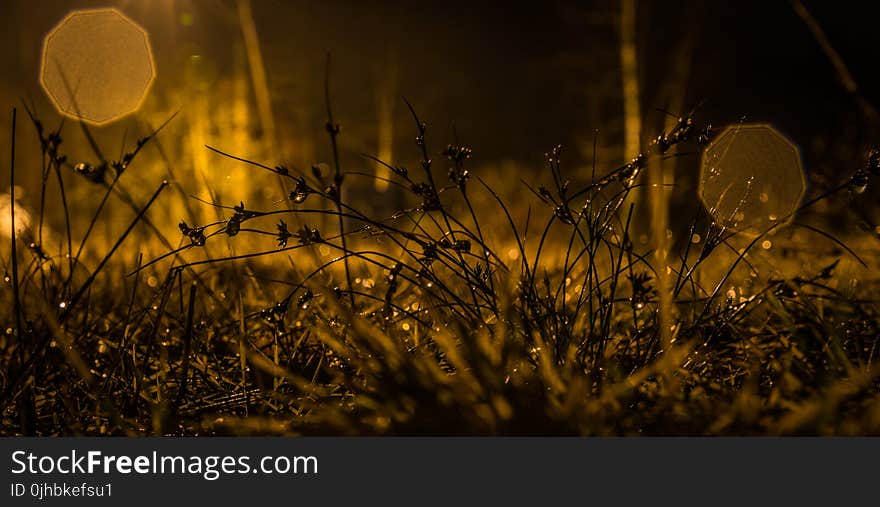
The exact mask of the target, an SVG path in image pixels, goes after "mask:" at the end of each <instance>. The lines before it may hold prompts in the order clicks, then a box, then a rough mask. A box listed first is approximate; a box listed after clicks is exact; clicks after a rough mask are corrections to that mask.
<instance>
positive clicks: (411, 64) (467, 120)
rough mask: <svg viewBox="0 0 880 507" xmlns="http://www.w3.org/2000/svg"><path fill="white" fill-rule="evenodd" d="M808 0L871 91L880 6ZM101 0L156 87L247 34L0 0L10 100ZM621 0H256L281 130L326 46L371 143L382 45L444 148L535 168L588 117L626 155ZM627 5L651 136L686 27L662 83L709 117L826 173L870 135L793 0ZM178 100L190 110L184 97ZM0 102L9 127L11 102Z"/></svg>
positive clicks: (289, 130)
mask: <svg viewBox="0 0 880 507" xmlns="http://www.w3.org/2000/svg"><path fill="white" fill-rule="evenodd" d="M805 4H806V5H807V7H808V8H809V10H810V11H811V12H812V13H813V15H814V17H815V18H816V19H817V21H818V22H819V23H820V24H821V25H822V27H823V29H824V30H825V31H826V33H827V35H828V38H829V39H830V41H831V43H832V44H833V45H834V47H835V48H836V49H837V51H838V52H839V53H840V54H841V56H842V58H843V60H844V61H845V63H846V64H847V65H848V66H849V68H850V70H851V71H852V73H853V75H854V77H855V80H856V81H857V82H858V84H859V86H860V88H861V92H862V93H863V95H864V96H865V97H866V98H867V99H868V100H869V101H870V102H872V103H877V102H878V101H880V97H878V84H880V83H878V79H880V78H878V76H877V73H876V72H874V71H873V70H874V68H875V66H876V62H877V58H878V53H880V49H878V48H880V34H878V29H877V19H878V18H877V13H878V11H877V9H876V8H870V7H866V4H865V3H863V2H840V1H837V2H816V1H809V2H806V3H805ZM107 5H112V6H116V7H118V8H120V9H121V10H122V11H123V12H125V13H126V14H127V15H128V16H130V17H132V18H133V19H135V20H136V21H137V22H138V23H141V24H142V25H143V26H144V27H145V28H146V29H147V30H148V31H149V32H150V35H151V39H152V43H153V47H154V51H155V53H156V63H157V66H158V78H157V81H156V84H155V88H154V90H153V92H151V93H160V92H161V90H164V89H168V88H172V87H174V86H177V84H179V83H178V80H177V76H178V75H179V74H180V72H179V69H180V67H181V66H182V65H183V63H184V62H185V60H186V58H187V57H188V55H189V54H190V53H194V52H196V53H198V54H200V55H202V57H203V59H204V61H206V62H208V63H209V64H210V65H212V68H213V69H214V70H215V72H216V79H218V80H219V79H223V76H224V73H225V72H227V71H228V70H229V69H230V67H231V63H230V62H231V58H232V55H233V54H234V53H235V48H236V47H237V46H240V39H241V32H240V30H239V28H238V25H237V17H236V9H235V2H234V1H232V0H200V1H195V0H189V1H187V0H158V1H152V0H151V1H138V0H129V1H127V2H126V1H120V2H110V3H109V4H108V3H107V2H85V1H83V2H79V1H78V2H71V1H63V0H40V1H22V0H9V1H5V2H3V4H2V7H0V14H2V16H0V19H2V29H0V48H2V49H0V59H2V62H3V66H2V72H0V97H2V103H3V104H5V107H7V108H9V107H11V106H12V105H14V104H16V103H17V102H18V100H19V99H20V98H22V97H29V96H33V97H35V98H36V99H37V101H38V103H42V104H43V106H44V107H43V110H44V111H46V112H49V111H51V108H50V107H48V106H46V105H45V99H44V98H43V97H42V90H41V89H40V88H39V86H38V84H37V83H38V81H37V67H38V64H39V61H38V60H39V50H40V44H41V41H42V37H43V35H44V33H45V32H46V31H47V30H49V29H50V28H51V27H52V26H53V25H54V24H55V23H57V21H58V20H59V19H60V18H61V17H62V16H63V15H64V14H65V13H66V12H67V11H68V10H70V9H72V8H83V7H93V6H107ZM619 8H620V3H619V2H616V1H585V2H572V1H555V2H553V1H549V2H542V3H530V4H526V3H522V4H520V3H517V2H494V1H491V2H462V1H447V2H403V1H381V2H379V1H328V2H302V1H281V0H254V1H253V12H254V17H255V21H256V24H257V27H258V30H259V36H260V42H261V44H262V50H263V55H264V58H265V62H266V69H267V74H268V81H269V86H270V89H271V93H272V100H273V106H274V109H275V112H276V116H277V122H278V124H279V129H280V130H281V132H282V134H283V135H282V138H283V137H284V135H290V136H298V137H304V138H313V139H315V140H316V141H315V142H316V143H317V142H319V141H321V140H322V139H323V138H322V137H318V136H322V135H323V133H322V131H321V126H322V118H323V103H322V102H323V100H322V93H323V92H322V87H323V83H322V81H323V68H324V59H325V52H326V51H328V50H329V51H330V52H331V53H332V55H333V56H332V57H333V66H332V74H333V81H332V88H333V90H334V104H335V109H336V111H337V115H338V117H339V119H340V120H341V122H342V124H343V127H344V128H345V129H346V130H345V131H344V133H345V134H346V136H348V142H349V143H351V145H350V146H349V148H350V149H351V150H356V151H368V150H367V149H368V148H369V147H371V146H374V145H375V142H376V141H375V136H376V133H375V116H376V99H375V97H376V93H377V89H378V88H377V87H378V84H377V83H381V82H382V79H383V76H386V75H387V66H388V65H389V62H392V63H393V64H394V65H395V66H396V73H397V80H396V84H395V94H396V95H397V96H406V97H407V98H409V99H410V100H411V101H412V102H413V104H414V105H416V107H417V108H418V109H419V111H420V113H421V115H422V116H423V117H424V118H425V119H426V120H427V121H428V123H429V124H430V125H431V127H432V129H433V130H432V133H433V135H434V137H435V139H436V140H437V141H436V143H435V145H436V146H437V147H438V149H439V146H440V143H441V142H443V143H444V144H445V142H446V141H448V140H450V139H451V132H452V125H453V124H454V125H455V130H456V132H457V134H458V137H459V139H460V140H461V141H462V142H464V143H466V144H468V145H471V146H473V147H474V150H475V155H474V160H475V161H477V163H492V162H496V161H500V160H512V161H515V162H517V163H519V164H521V165H523V166H526V167H532V168H538V167H540V165H541V160H542V155H543V153H544V152H545V151H546V150H547V149H549V148H550V147H552V146H554V145H555V144H557V143H562V144H564V145H565V146H566V147H567V148H568V150H569V153H571V154H572V155H570V158H573V159H574V160H575V161H576V162H579V163H583V164H586V163H587V161H589V160H590V159H591V156H592V143H593V136H594V133H595V132H596V131H597V130H598V131H599V136H600V142H599V144H600V147H602V148H603V151H602V152H601V153H600V154H601V158H602V159H603V160H604V161H605V162H606V163H607V164H609V165H615V164H617V163H619V162H620V161H622V159H623V154H622V150H621V149H620V140H621V134H622V121H621V117H622V102H621V99H620V83H621V81H620V72H619V71H620V69H619V52H618V51H619V46H618V43H619V35H618V33H619V32H618V28H619V18H618V13H619ZM638 10H639V12H638V37H639V40H638V51H639V65H640V83H641V87H642V90H641V91H642V93H641V107H642V111H643V113H644V115H645V123H644V127H643V128H644V134H645V135H646V136H648V135H653V134H655V133H656V132H657V130H658V128H659V120H658V119H657V118H658V117H657V113H656V112H655V109H656V108H663V107H667V106H668V104H667V102H668V100H667V99H665V98H664V94H663V93H662V91H663V87H664V86H668V83H669V75H670V74H671V73H672V69H673V68H674V66H675V65H677V64H678V63H680V62H681V61H682V59H683V58H687V57H686V56H684V54H683V52H682V51H681V48H682V44H683V41H688V40H689V41H690V42H691V44H692V48H693V52H692V55H691V57H690V59H689V62H690V71H689V72H688V73H687V75H686V80H685V81H684V82H681V83H679V82H676V83H673V85H672V86H673V90H676V92H675V93H684V94H685V95H684V96H685V97H686V98H685V100H684V101H683V103H684V104H687V105H688V107H692V106H694V105H696V104H698V103H700V102H702V101H705V102H704V105H703V107H702V108H701V109H700V111H699V116H700V118H702V119H705V120H708V121H711V122H712V123H713V124H715V125H718V126H723V125H725V124H727V123H731V122H735V121H737V120H738V119H740V118H742V117H745V118H746V119H747V120H749V121H762V122H763V121H766V122H770V123H772V124H773V125H775V126H776V127H778V128H779V129H780V130H781V131H782V132H784V133H786V134H787V135H788V136H790V137H791V138H792V139H793V140H794V141H795V142H796V143H797V144H799V145H800V146H801V147H802V148H803V152H804V157H805V161H806V166H807V167H808V169H809V170H810V171H814V172H815V171H822V172H825V173H833V172H834V171H836V170H838V169H839V167H835V165H836V164H843V165H846V167H847V168H849V167H850V166H852V164H854V163H856V162H851V160H850V159H852V158H854V157H857V156H858V155H859V150H861V149H862V148H863V146H864V145H865V144H867V143H870V142H871V141H873V139H871V136H872V133H871V130H870V129H865V128H863V127H864V125H863V123H862V120H861V115H860V112H859V109H858V107H857V106H856V104H855V102H854V100H853V99H852V97H850V96H849V95H848V94H847V93H846V92H845V91H844V89H843V87H842V86H841V84H840V83H839V81H838V80H837V78H836V74H835V73H834V70H833V68H832V66H831V64H830V63H829V62H828V60H827V59H826V58H825V56H824V55H823V54H822V52H821V50H820V48H819V45H818V44H817V43H816V41H815V40H814V38H813V36H812V35H811V34H810V32H809V31H808V30H807V28H806V27H805V25H804V23H803V22H802V21H801V19H800V18H798V17H797V16H796V15H795V13H794V11H793V9H792V6H791V4H790V3H789V2H787V1H779V0H771V1H737V2H726V1H725V2H721V1H718V2H702V1H663V2H658V1H643V2H639V3H638ZM182 14H188V15H190V16H191V19H192V23H191V24H190V25H189V26H184V25H183V24H182V23H180V22H179V19H180V16H181V15H182ZM688 38H690V39H688ZM171 106H172V107H173V106H174V105H173V104H172V105H171ZM179 107H180V108H181V109H182V110H183V112H184V113H185V112H186V104H181V105H180V106H179ZM254 111H256V108H254ZM184 116H185V114H184ZM394 117H395V119H396V120H397V121H396V123H397V125H398V126H397V127H396V128H395V134H394V135H395V149H396V150H398V149H399V150H408V149H411V143H410V141H411V139H412V134H413V131H412V126H411V123H410V120H409V118H408V117H407V114H406V111H405V109H404V107H403V105H402V103H400V102H399V101H398V106H397V107H396V109H395V111H394ZM0 118H2V119H0V126H2V127H7V126H8V122H9V120H8V115H6V114H3V115H2V117H0ZM254 118H255V123H256V114H254ZM112 128H113V127H107V129H112ZM254 128H258V127H254ZM4 131H6V128H4ZM257 135H259V132H257ZM3 137H4V139H3V141H2V143H3V146H4V147H5V146H7V145H8V141H7V140H6V139H5V137H6V136H3ZM5 169H6V168H5V167H4V170H5Z"/></svg>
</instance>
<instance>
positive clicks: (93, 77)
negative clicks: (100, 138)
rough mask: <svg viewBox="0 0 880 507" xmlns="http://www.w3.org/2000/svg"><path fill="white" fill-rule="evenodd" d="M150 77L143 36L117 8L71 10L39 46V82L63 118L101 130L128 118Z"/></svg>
mask: <svg viewBox="0 0 880 507" xmlns="http://www.w3.org/2000/svg"><path fill="white" fill-rule="evenodd" d="M154 76H155V69H154V65H153V55H152V53H151V51H150V41H149V38H148V37H147V32H146V31H144V29H143V28H141V27H140V26H138V25H137V23H135V22H134V21H132V20H130V19H129V18H127V17H125V16H124V15H123V14H122V13H121V12H119V11H118V10H116V9H91V10H76V11H72V12H71V13H70V14H68V15H67V16H65V17H64V19H62V20H61V22H60V23H58V25H56V26H55V28H53V29H52V30H51V31H50V32H49V33H48V34H47V35H46V38H45V39H44V41H43V59H42V65H41V68H40V83H41V84H42V85H43V88H44V89H45V90H46V93H47V94H48V95H49V97H50V98H51V99H52V102H53V103H54V104H55V107H56V108H58V110H59V111H60V112H61V113H62V114H65V115H67V116H71V117H74V118H81V119H83V120H85V121H87V122H90V123H93V124H96V125H101V124H105V123H108V122H110V121H113V120H116V119H118V118H120V117H122V116H125V115H127V114H129V113H132V112H134V111H136V110H137V108H138V107H139V106H140V104H141V102H142V101H143V99H144V97H145V96H146V93H147V90H148V89H149V87H150V84H151V83H152V82H153V78H154Z"/></svg>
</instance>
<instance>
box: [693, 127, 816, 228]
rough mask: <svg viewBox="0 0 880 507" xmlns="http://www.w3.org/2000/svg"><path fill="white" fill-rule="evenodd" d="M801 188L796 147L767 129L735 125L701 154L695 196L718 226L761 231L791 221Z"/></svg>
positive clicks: (801, 171) (775, 131)
mask: <svg viewBox="0 0 880 507" xmlns="http://www.w3.org/2000/svg"><path fill="white" fill-rule="evenodd" d="M805 188H806V185H805V181H804V170H803V166H802V165H801V157H800V153H799V152H798V149H797V147H796V146H795V145H794V144H793V143H792V142H791V141H789V140H788V139H787V138H786V137H785V136H783V135H782V134H780V133H779V132H778V131H777V130H776V129H774V128H773V127H771V126H769V125H760V124H753V125H734V126H731V127H728V128H727V129H725V130H724V131H723V132H721V134H719V135H718V137H716V138H715V140H714V141H712V143H711V144H710V145H709V146H708V147H707V148H706V151H705V152H704V153H703V161H702V171H701V175H700V198H701V199H702V200H703V204H704V205H705V206H706V208H707V209H708V210H709V212H710V213H711V214H712V217H713V218H714V219H715V221H717V222H718V223H719V224H721V225H724V226H726V227H729V228H731V229H734V230H738V231H751V232H760V231H764V230H766V229H767V228H768V227H770V226H772V225H773V224H775V223H777V222H779V221H782V222H788V221H790V220H791V218H792V215H793V213H794V212H795V211H796V210H797V208H798V205H799V204H800V201H801V198H802V197H803V195H804V190H805Z"/></svg>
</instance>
